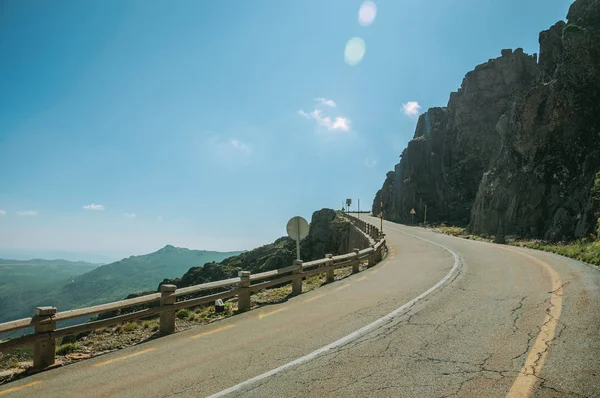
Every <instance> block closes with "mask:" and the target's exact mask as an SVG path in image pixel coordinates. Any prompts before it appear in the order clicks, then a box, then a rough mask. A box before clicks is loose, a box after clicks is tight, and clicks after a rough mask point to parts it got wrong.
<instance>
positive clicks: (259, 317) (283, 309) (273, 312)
mask: <svg viewBox="0 0 600 398" xmlns="http://www.w3.org/2000/svg"><path fill="white" fill-rule="evenodd" d="M285 310H287V308H280V309H278V310H275V311H271V312H267V313H263V314H258V319H263V318H264V317H266V316H269V315H273V314H277V313H278V312H281V311H285Z"/></svg>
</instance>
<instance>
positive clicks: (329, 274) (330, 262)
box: [325, 254, 335, 283]
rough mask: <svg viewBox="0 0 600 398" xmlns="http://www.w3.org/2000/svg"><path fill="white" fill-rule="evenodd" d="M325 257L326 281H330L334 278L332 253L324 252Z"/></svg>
mask: <svg viewBox="0 0 600 398" xmlns="http://www.w3.org/2000/svg"><path fill="white" fill-rule="evenodd" d="M325 257H326V258H327V259H328V260H327V262H326V263H325V266H326V267H327V279H326V281H327V283H331V282H333V281H334V279H335V274H334V269H333V267H332V266H333V254H326V255H325Z"/></svg>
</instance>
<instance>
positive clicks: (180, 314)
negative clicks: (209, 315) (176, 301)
mask: <svg viewBox="0 0 600 398" xmlns="http://www.w3.org/2000/svg"><path fill="white" fill-rule="evenodd" d="M190 314H191V312H190V310H188V309H187V308H182V309H180V310H179V311H177V318H179V319H185V318H189V317H190Z"/></svg>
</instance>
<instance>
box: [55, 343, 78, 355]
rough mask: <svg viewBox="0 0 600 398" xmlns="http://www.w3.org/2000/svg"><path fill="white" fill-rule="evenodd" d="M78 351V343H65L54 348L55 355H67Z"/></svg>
mask: <svg viewBox="0 0 600 398" xmlns="http://www.w3.org/2000/svg"><path fill="white" fill-rule="evenodd" d="M80 349H81V346H80V345H79V343H67V344H61V345H59V346H58V347H56V353H57V354H58V355H67V354H69V353H71V352H75V351H79V350H80Z"/></svg>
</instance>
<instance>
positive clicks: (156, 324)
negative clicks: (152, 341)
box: [152, 323, 159, 332]
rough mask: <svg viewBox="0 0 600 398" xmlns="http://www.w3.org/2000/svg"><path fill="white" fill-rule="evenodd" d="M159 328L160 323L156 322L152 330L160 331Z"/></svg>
mask: <svg viewBox="0 0 600 398" xmlns="http://www.w3.org/2000/svg"><path fill="white" fill-rule="evenodd" d="M158 329H159V326H158V323H155V324H154V325H152V331H153V332H156V331H158Z"/></svg>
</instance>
